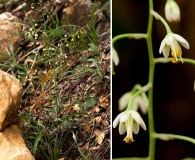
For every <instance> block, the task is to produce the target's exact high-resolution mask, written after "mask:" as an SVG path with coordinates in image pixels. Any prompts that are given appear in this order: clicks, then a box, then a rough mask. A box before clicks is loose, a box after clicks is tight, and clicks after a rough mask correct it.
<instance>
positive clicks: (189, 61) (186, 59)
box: [154, 58, 195, 65]
mask: <svg viewBox="0 0 195 160" xmlns="http://www.w3.org/2000/svg"><path fill="white" fill-rule="evenodd" d="M154 62H155V63H169V62H172V58H155V59H154ZM183 62H184V63H189V64H193V65H195V60H193V59H190V58H183Z"/></svg>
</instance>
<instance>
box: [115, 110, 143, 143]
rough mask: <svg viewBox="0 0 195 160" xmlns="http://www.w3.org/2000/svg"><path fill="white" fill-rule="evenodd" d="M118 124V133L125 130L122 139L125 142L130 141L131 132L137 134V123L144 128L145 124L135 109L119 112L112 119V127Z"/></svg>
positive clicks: (131, 138)
mask: <svg viewBox="0 0 195 160" xmlns="http://www.w3.org/2000/svg"><path fill="white" fill-rule="evenodd" d="M118 124H119V134H121V135H122V134H124V133H125V132H127V135H126V137H125V138H124V141H125V142H126V143H132V142H134V140H133V133H134V134H138V132H139V125H140V126H141V127H142V128H143V129H144V130H146V125H145V123H144V121H143V119H142V118H141V116H140V114H139V113H138V112H137V111H134V110H129V111H124V112H121V113H120V114H119V115H118V116H117V117H116V118H115V120H114V121H113V128H116V127H117V126H118Z"/></svg>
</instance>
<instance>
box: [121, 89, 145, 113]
mask: <svg viewBox="0 0 195 160" xmlns="http://www.w3.org/2000/svg"><path fill="white" fill-rule="evenodd" d="M133 97H134V95H133V93H132V92H127V93H125V94H123V95H122V96H121V97H120V98H119V101H118V104H119V111H123V110H125V109H126V107H127V105H128V104H129V103H130V102H131V101H132V100H133ZM132 108H133V109H134V110H136V111H137V110H138V109H139V108H140V110H141V112H142V113H143V114H146V113H147V111H148V99H147V98H146V97H143V96H141V95H138V96H136V98H135V99H134V102H133V107H132Z"/></svg>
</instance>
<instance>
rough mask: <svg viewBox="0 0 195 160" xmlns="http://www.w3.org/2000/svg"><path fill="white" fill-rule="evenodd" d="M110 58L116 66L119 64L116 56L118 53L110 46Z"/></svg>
mask: <svg viewBox="0 0 195 160" xmlns="http://www.w3.org/2000/svg"><path fill="white" fill-rule="evenodd" d="M112 60H113V62H114V64H115V66H117V65H118V64H119V57H118V53H117V52H116V50H115V49H114V47H112Z"/></svg>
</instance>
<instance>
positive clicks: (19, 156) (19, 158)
mask: <svg viewBox="0 0 195 160" xmlns="http://www.w3.org/2000/svg"><path fill="white" fill-rule="evenodd" d="M0 151H1V153H0V159H1V160H34V159H35V158H34V157H33V156H32V155H31V153H30V151H29V150H28V148H27V147H26V145H25V143H24V140H23V138H22V135H21V133H20V130H19V128H18V126H17V125H14V124H13V125H11V126H10V127H8V128H6V129H5V130H4V131H3V132H0Z"/></svg>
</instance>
